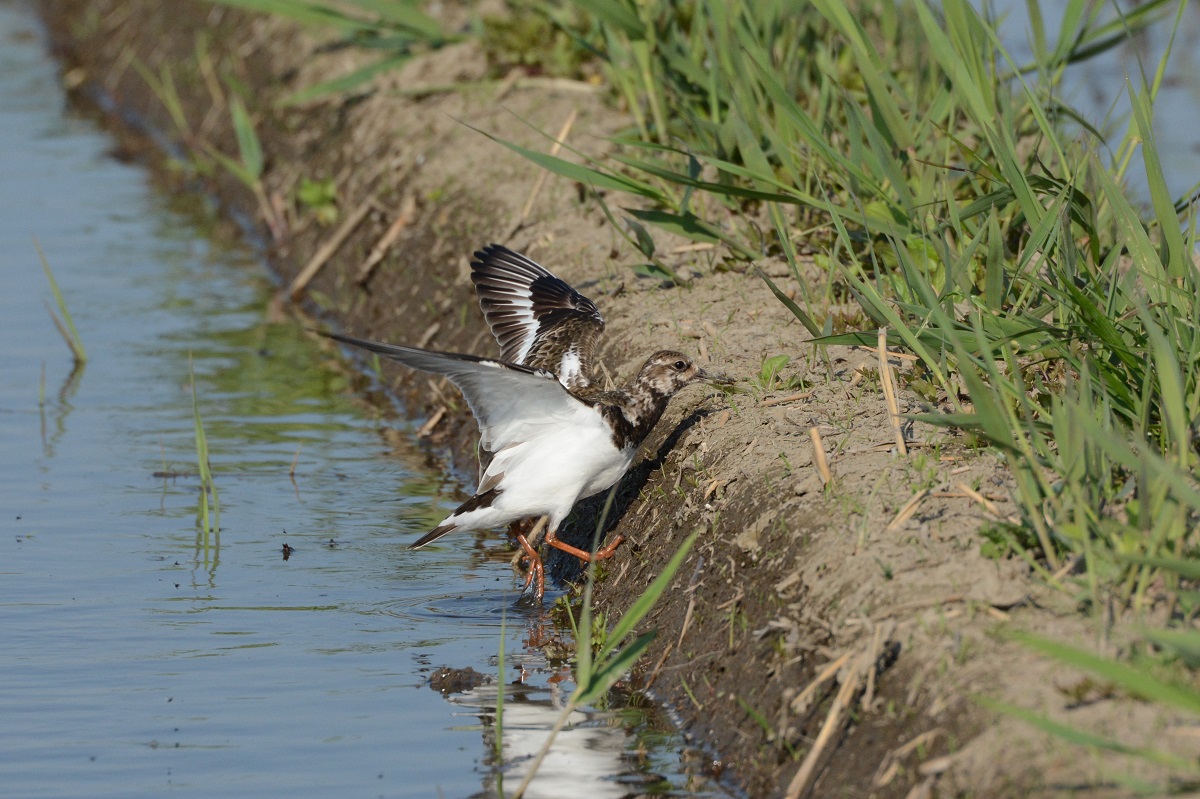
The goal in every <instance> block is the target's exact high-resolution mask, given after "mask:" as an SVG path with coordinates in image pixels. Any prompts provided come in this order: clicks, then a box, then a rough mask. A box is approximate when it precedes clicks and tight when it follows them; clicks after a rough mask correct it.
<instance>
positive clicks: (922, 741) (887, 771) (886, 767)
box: [871, 727, 945, 788]
mask: <svg viewBox="0 0 1200 799" xmlns="http://www.w3.org/2000/svg"><path fill="white" fill-rule="evenodd" d="M944 732H945V731H944V730H943V729H942V728H941V727H934V728H933V729H932V730H929V731H927V732H923V733H921V734H920V735H918V736H916V737H914V738H913V739H912V740H911V741H909V742H908V743H906V744H903V745H901V746H898V747H896V748H895V749H893V750H892V751H890V752H888V753H887V754H886V755H885V756H884V758H883V761H882V762H880V764H879V769H878V770H877V771H876V772H875V779H873V780H872V781H871V784H872V785H874V786H875V787H876V788H883V787H885V786H887V785H889V784H891V782H892V780H894V779H895V778H896V775H897V774H899V773H900V761H901V760H903V759H904V758H906V757H908V756H909V755H910V754H912V753H913V752H914V751H916V750H917V749H920V748H921V747H927V746H929V745H930V744H932V743H933V742H934V741H935V740H936V739H937V737H938V736H939V735H942V734H943V733H944Z"/></svg>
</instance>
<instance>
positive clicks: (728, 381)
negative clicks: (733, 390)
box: [692, 369, 737, 386]
mask: <svg viewBox="0 0 1200 799" xmlns="http://www.w3.org/2000/svg"><path fill="white" fill-rule="evenodd" d="M692 379H693V380H703V381H704V382H706V383H714V384H716V385H718V386H732V385H733V384H734V383H736V382H737V381H736V380H734V379H733V378H732V377H730V376H729V375H724V374H721V373H720V372H706V371H704V370H703V369H697V370H696V376H695V377H694V378H692Z"/></svg>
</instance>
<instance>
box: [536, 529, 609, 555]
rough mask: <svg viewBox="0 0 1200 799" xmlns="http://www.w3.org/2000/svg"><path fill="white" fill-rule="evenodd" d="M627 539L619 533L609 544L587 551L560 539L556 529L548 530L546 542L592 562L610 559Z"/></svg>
mask: <svg viewBox="0 0 1200 799" xmlns="http://www.w3.org/2000/svg"><path fill="white" fill-rule="evenodd" d="M624 540H625V536H623V535H619V536H617V537H616V538H614V539H613V540H612V543H611V544H609V545H608V546H605V547H601V548H600V549H597V550H596V551H595V552H585V551H583V550H582V549H580V548H579V547H573V546H571V545H570V544H567V543H564V542H562V541H559V540H558V534H557V531H555V530H548V531H547V532H546V543H547V544H549V545H550V546H552V547H554V548H555V549H561V550H562V551H563V552H568V553H570V554H572V555H574V556H575V557H577V558H579V559H580V560H582V561H583V562H584V563H592V562H594V561H597V560H608V559H609V558H611V557H612V556H613V554H614V553H615V552H616V551H617V547H619V546H620V545H621V542H622V541H624Z"/></svg>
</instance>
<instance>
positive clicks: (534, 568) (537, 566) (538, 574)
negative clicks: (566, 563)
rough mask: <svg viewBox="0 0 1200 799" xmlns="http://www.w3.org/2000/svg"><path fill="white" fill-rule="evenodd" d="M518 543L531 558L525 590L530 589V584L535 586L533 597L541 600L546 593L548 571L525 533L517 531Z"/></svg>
mask: <svg viewBox="0 0 1200 799" xmlns="http://www.w3.org/2000/svg"><path fill="white" fill-rule="evenodd" d="M517 543H518V544H520V545H521V549H522V550H524V551H525V557H527V558H529V572H528V573H527V574H526V575H525V590H526V591H528V590H529V588H530V586H533V590H534V594H533V598H534V599H536V600H537V601H538V602H541V601H542V596H543V595H544V594H545V593H546V572H545V569H544V568H543V567H542V558H541V556H540V555H538V553H537V550H536V549H534V548H533V545H532V544H530V543H529V539H528V538H526V537H525V536H524V535H523V534H521V533H517Z"/></svg>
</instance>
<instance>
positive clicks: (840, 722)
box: [787, 653, 870, 799]
mask: <svg viewBox="0 0 1200 799" xmlns="http://www.w3.org/2000/svg"><path fill="white" fill-rule="evenodd" d="M869 656H870V654H869V653H863V654H862V655H860V656H859V658H858V660H857V661H855V664H854V666H853V667H852V668H851V669H850V672H849V674H847V675H846V679H845V681H844V682H843V683H842V687H841V688H840V689H839V690H838V692H837V696H836V697H834V699H833V705H832V706H831V707H830V708H829V714H828V715H826V716H825V723H824V724H823V725H821V731H820V732H819V733H818V734H817V740H816V741H814V742H813V746H812V749H810V750H808V754H807V755H805V756H804V762H802V763H801V764H800V769H799V770H798V771H797V772H796V776H794V777H792V781H791V783H790V784H789V785H788V789H787V799H800V797H801V796H803V795H804V794H805V793H806V792H807V791H808V789H809V788H810V787H812V782H813V778H814V777H815V776H816V774H817V766H818V765H819V763H820V761H821V756H822V755H823V754H824V753H825V749H826V748H827V747H828V746H829V743H830V742H831V741H832V740H833V739H834V737H835V736H836V735H837V734H838V733H839V732H840V731H841V729H842V727H843V726H844V725H845V723H846V715H845V711H846V710H847V709H848V708H849V707H850V706H851V705H852V704H853V703H854V697H855V695H856V694H857V693H858V687H859V683H860V682H861V681H862V673H863V672H864V671H866V666H867V662H866V661H867V658H868V657H869Z"/></svg>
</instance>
